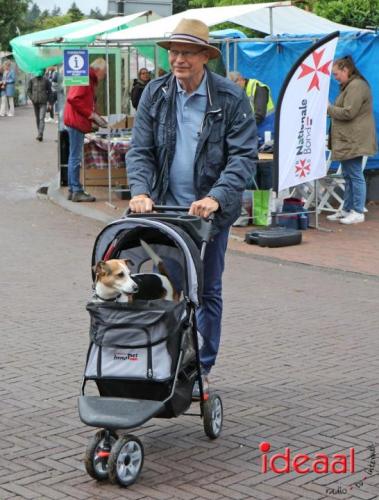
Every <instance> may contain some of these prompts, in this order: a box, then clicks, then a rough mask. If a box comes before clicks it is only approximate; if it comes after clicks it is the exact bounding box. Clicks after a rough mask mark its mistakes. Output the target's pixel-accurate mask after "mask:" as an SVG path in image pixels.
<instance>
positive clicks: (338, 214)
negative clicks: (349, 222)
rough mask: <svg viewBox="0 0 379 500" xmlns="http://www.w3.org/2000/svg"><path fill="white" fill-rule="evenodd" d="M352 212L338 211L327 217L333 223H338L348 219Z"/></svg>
mask: <svg viewBox="0 0 379 500" xmlns="http://www.w3.org/2000/svg"><path fill="white" fill-rule="evenodd" d="M349 213H350V212H346V211H345V210H338V212H336V213H335V214H332V215H327V216H326V218H327V219H328V220H331V221H336V220H340V219H343V218H344V217H347V216H348V215H349Z"/></svg>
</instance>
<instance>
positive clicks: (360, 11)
mask: <svg viewBox="0 0 379 500" xmlns="http://www.w3.org/2000/svg"><path fill="white" fill-rule="evenodd" d="M313 11H314V13H315V14H317V15H319V16H322V17H326V18H327V19H330V20H331V21H334V22H336V23H342V24H347V25H349V26H354V27H355V28H366V27H367V26H379V0H318V1H316V2H314V5H313Z"/></svg>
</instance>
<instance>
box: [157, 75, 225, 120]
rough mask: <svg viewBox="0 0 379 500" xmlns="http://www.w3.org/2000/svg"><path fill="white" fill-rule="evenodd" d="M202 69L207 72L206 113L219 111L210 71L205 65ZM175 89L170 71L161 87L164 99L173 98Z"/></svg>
mask: <svg viewBox="0 0 379 500" xmlns="http://www.w3.org/2000/svg"><path fill="white" fill-rule="evenodd" d="M204 69H205V71H206V74H207V79H206V86H207V95H208V105H207V113H208V112H216V111H220V110H221V108H222V106H221V103H220V101H219V98H218V94H217V92H216V88H215V81H214V78H213V74H212V71H210V70H209V68H208V67H207V66H204ZM176 90H177V79H176V77H175V76H174V74H173V73H170V74H169V76H168V77H167V78H166V81H165V83H164V85H163V87H162V91H163V93H164V95H165V98H166V99H170V98H171V99H173V98H174V96H175V94H176Z"/></svg>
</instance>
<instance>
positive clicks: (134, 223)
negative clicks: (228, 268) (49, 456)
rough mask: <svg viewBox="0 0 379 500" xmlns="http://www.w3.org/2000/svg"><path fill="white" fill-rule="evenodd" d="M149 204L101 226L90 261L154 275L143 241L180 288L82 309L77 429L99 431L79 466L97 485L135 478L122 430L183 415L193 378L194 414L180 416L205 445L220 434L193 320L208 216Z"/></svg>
mask: <svg viewBox="0 0 379 500" xmlns="http://www.w3.org/2000/svg"><path fill="white" fill-rule="evenodd" d="M155 208H156V209H157V210H158V213H152V214H148V215H147V214H138V215H137V214H129V215H127V216H126V217H124V218H122V219H120V220H117V221H115V222H112V223H111V224H109V225H108V226H106V227H105V229H103V230H102V232H101V233H100V234H99V235H98V237H97V239H96V241H95V245H94V250H93V255H92V265H95V263H97V262H98V261H100V260H109V259H114V258H117V259H119V258H121V259H130V261H129V262H128V266H129V267H130V268H131V272H132V273H138V272H147V271H148V272H153V270H154V269H153V268H151V270H150V267H149V268H148V269H146V267H147V266H148V265H150V266H152V263H151V260H149V259H150V257H149V256H148V255H147V253H146V252H145V249H144V248H143V246H142V245H141V240H143V241H145V242H146V243H148V245H150V246H151V248H152V249H153V250H154V251H155V252H156V253H157V254H158V255H160V256H161V257H162V258H163V260H164V262H165V264H166V263H169V264H170V265H171V267H172V266H175V276H176V278H177V281H178V278H179V281H180V282H181V283H179V284H178V283H176V288H177V289H178V288H179V286H181V290H182V299H181V300H180V301H179V302H174V301H168V300H162V299H158V300H135V301H133V302H131V303H125V302H124V303H123V302H115V301H112V302H110V301H107V302H102V301H96V300H92V301H90V302H89V303H88V305H87V310H88V312H89V314H90V319H91V321H90V344H89V349H88V354H87V360H86V366H85V373H84V378H83V383H82V390H81V395H80V397H79V415H80V419H81V420H82V422H83V423H85V424H87V425H89V426H92V427H100V428H102V429H101V430H99V431H98V432H96V434H95V435H94V436H93V438H92V439H91V440H90V442H89V443H88V446H87V450H86V453H85V459H84V463H85V468H86V471H87V473H88V474H89V475H90V476H91V477H93V478H95V479H97V480H98V481H103V480H106V479H109V480H110V481H111V482H112V483H114V484H119V485H121V486H125V487H126V486H129V485H131V484H133V483H134V482H135V481H136V480H137V478H138V476H139V473H140V472H141V469H142V466H143V461H144V449H143V445H142V443H141V441H140V439H139V438H138V437H136V436H133V435H132V434H124V433H122V431H124V430H129V429H133V428H137V427H140V426H141V425H142V424H144V423H145V422H146V421H148V420H150V419H151V418H153V417H155V418H173V417H178V416H179V415H181V414H183V413H184V412H186V411H187V410H188V408H189V407H190V405H191V403H192V390H193V386H194V383H195V382H196V381H198V384H199V389H200V412H197V413H186V414H187V415H198V416H200V417H201V418H202V419H203V426H204V431H205V434H206V435H207V436H208V437H209V438H210V439H215V438H217V437H218V436H219V435H220V432H221V428H222V423H223V406H222V401H221V398H220V396H219V395H218V394H216V393H212V392H210V393H209V394H208V393H204V390H203V385H202V379H201V371H200V357H199V340H198V338H199V337H198V333H197V327H196V315H195V310H196V308H197V307H198V306H199V305H200V303H201V296H202V281H203V270H202V259H203V256H204V252H205V248H206V245H207V243H208V241H209V239H210V234H211V225H212V220H211V219H210V220H204V219H201V218H199V217H195V216H189V215H187V214H185V215H181V214H180V212H181V211H184V210H185V211H186V212H188V209H184V208H183V207H176V213H172V211H173V209H174V207H155ZM167 211H169V213H167ZM92 277H93V278H94V275H93V276H92ZM132 277H133V274H132ZM87 384H88V386H87ZM86 386H87V387H86ZM88 389H89V390H90V391H88ZM94 390H95V392H94ZM88 392H90V394H88ZM93 394H95V395H93ZM120 431H121V432H120Z"/></svg>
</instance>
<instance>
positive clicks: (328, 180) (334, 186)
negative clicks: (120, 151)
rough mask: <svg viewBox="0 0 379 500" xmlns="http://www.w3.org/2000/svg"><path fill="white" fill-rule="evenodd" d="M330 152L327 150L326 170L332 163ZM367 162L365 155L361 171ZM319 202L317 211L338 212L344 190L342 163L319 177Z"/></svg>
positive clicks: (340, 207) (341, 204)
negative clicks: (324, 175)
mask: <svg viewBox="0 0 379 500" xmlns="http://www.w3.org/2000/svg"><path fill="white" fill-rule="evenodd" d="M331 156H332V153H331V151H330V152H329V155H328V159H327V161H326V166H327V171H329V170H330V165H331V163H332V159H331ZM366 164H367V156H363V157H362V165H361V168H362V171H363V170H364V169H365V167H366ZM318 182H319V196H318V198H319V202H318V204H317V209H318V211H319V212H321V211H325V212H338V211H339V210H342V207H343V195H344V191H345V180H344V178H343V175H342V165H341V164H339V165H338V168H337V170H336V172H331V173H328V175H327V176H326V177H324V178H323V179H319V181H318Z"/></svg>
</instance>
